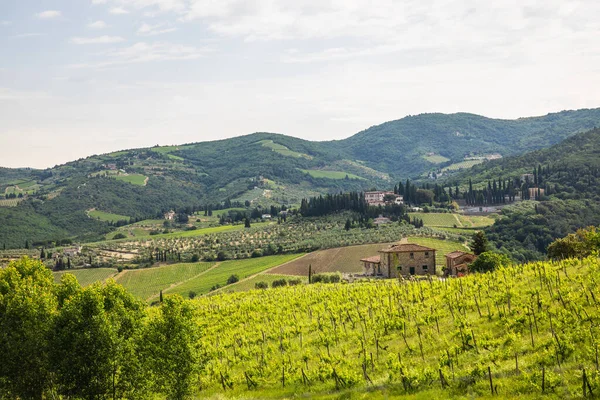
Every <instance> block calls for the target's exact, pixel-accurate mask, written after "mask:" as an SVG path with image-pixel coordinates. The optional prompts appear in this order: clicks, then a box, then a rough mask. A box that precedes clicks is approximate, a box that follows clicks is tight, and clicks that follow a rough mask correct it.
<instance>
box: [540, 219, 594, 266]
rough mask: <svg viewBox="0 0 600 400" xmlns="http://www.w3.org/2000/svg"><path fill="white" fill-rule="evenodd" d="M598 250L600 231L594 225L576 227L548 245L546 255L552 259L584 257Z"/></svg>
mask: <svg viewBox="0 0 600 400" xmlns="http://www.w3.org/2000/svg"><path fill="white" fill-rule="evenodd" d="M599 252H600V231H598V230H597V229H596V227H594V226H588V227H587V228H582V229H578V230H577V232H575V233H571V234H569V235H567V236H565V237H564V238H561V239H556V240H555V241H554V242H552V243H551V244H550V246H548V257H550V258H552V259H554V260H563V259H566V258H585V257H589V256H591V255H592V254H596V255H598V253H599Z"/></svg>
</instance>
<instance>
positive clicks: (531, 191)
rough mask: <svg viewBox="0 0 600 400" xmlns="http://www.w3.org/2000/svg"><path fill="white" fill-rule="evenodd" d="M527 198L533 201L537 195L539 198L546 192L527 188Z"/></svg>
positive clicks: (540, 189)
mask: <svg viewBox="0 0 600 400" xmlns="http://www.w3.org/2000/svg"><path fill="white" fill-rule="evenodd" d="M528 190H529V198H531V199H535V198H536V197H538V195H539V196H540V197H541V196H543V195H544V194H545V193H546V190H544V189H542V188H529V189H528Z"/></svg>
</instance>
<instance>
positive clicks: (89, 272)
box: [52, 268, 117, 286]
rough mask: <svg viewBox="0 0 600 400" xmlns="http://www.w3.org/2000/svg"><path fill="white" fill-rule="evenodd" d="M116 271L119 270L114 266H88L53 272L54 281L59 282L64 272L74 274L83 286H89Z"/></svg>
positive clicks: (112, 274) (105, 278) (103, 279)
mask: <svg viewBox="0 0 600 400" xmlns="http://www.w3.org/2000/svg"><path fill="white" fill-rule="evenodd" d="M116 273H117V270H116V269H114V268H86V269H71V270H68V271H59V272H53V273H52V275H54V281H55V282H57V283H58V282H60V278H61V277H62V276H63V275H64V274H73V275H75V277H76V278H77V281H78V282H79V284H80V285H81V286H88V285H91V284H92V283H94V282H103V281H105V280H107V279H108V278H110V277H112V276H114V275H115V274H116Z"/></svg>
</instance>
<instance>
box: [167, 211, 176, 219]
mask: <svg viewBox="0 0 600 400" xmlns="http://www.w3.org/2000/svg"><path fill="white" fill-rule="evenodd" d="M165 219H166V220H167V221H173V220H174V219H175V211H173V210H171V211H169V212H166V213H165Z"/></svg>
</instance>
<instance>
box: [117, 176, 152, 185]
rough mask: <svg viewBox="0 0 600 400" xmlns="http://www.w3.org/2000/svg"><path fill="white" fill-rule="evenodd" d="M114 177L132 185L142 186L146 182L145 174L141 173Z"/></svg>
mask: <svg viewBox="0 0 600 400" xmlns="http://www.w3.org/2000/svg"><path fill="white" fill-rule="evenodd" d="M114 178H115V179H117V180H119V181H123V182H127V183H131V184H132V185H138V186H144V185H145V184H146V176H144V175H141V174H129V175H117V176H115V177H114Z"/></svg>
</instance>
